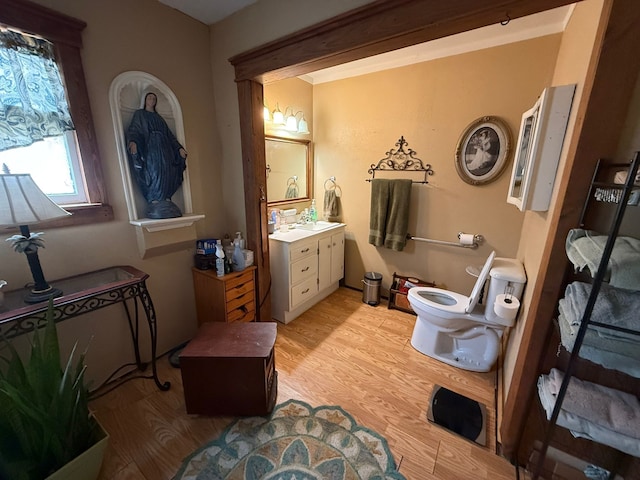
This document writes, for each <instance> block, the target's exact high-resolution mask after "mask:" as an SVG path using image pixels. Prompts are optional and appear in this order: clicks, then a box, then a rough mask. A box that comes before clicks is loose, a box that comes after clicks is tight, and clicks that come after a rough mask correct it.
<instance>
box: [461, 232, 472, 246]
mask: <svg viewBox="0 0 640 480" xmlns="http://www.w3.org/2000/svg"><path fill="white" fill-rule="evenodd" d="M458 238H459V239H460V244H461V245H473V244H474V243H475V235H474V234H473V233H461V234H460V235H458Z"/></svg>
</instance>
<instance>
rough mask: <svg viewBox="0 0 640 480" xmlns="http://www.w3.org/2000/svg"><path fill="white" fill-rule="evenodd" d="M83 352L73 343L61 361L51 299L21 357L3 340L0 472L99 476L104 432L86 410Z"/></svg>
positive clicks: (35, 479)
mask: <svg viewBox="0 0 640 480" xmlns="http://www.w3.org/2000/svg"><path fill="white" fill-rule="evenodd" d="M85 353H86V352H85ZM85 353H82V354H80V355H78V353H77V344H76V345H74V347H73V349H72V351H71V353H70V355H69V357H68V358H67V359H66V360H65V361H64V362H62V359H61V357H60V346H59V343H58V335H57V331H56V326H55V322H54V318H53V300H49V308H48V311H47V321H46V325H45V326H44V327H42V328H40V329H36V330H35V331H34V332H33V335H32V337H31V338H30V351H29V352H28V359H27V360H26V361H25V360H23V359H22V358H21V356H20V355H19V353H18V351H17V350H16V348H15V346H14V345H13V344H12V343H10V342H9V341H7V340H6V339H3V340H2V345H1V346H0V411H1V412H2V414H1V415H0V478H11V479H13V480H42V479H63V478H64V479H65V480H71V479H77V480H80V479H82V480H90V479H96V478H97V477H98V474H99V471H100V466H101V464H102V457H103V455H104V451H105V449H106V446H107V443H108V438H109V437H108V435H107V434H106V433H105V432H104V430H103V429H102V427H101V426H100V425H99V423H98V422H97V421H96V419H95V417H94V416H93V415H92V414H91V412H90V411H89V405H88V389H87V387H86V385H85V381H84V380H85V379H84V374H85V370H86V365H85V364H84V358H85ZM92 456H96V457H97V458H95V459H91V458H90V457H92Z"/></svg>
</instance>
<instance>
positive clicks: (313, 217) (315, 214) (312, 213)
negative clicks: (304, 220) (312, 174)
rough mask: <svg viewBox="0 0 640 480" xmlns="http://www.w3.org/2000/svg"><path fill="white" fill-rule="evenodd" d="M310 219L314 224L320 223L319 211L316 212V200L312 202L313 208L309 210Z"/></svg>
mask: <svg viewBox="0 0 640 480" xmlns="http://www.w3.org/2000/svg"><path fill="white" fill-rule="evenodd" d="M309 217H311V218H310V220H311V221H312V222H313V223H316V222H317V221H318V210H316V199H315V198H314V199H313V200H311V208H310V209H309Z"/></svg>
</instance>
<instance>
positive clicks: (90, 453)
mask: <svg viewBox="0 0 640 480" xmlns="http://www.w3.org/2000/svg"><path fill="white" fill-rule="evenodd" d="M95 438H96V442H95V443H94V444H93V445H92V446H91V447H89V448H88V449H87V450H85V451H84V452H83V453H81V454H80V455H78V456H77V457H76V458H74V459H73V460H71V461H70V462H69V463H67V464H66V465H64V466H63V467H62V468H60V469H59V470H56V471H55V472H53V473H52V474H51V475H49V476H48V477H47V478H46V479H45V480H96V479H97V478H98V475H99V474H100V467H101V466H102V459H103V458H104V452H105V451H106V449H107V445H108V444H109V434H108V433H107V432H106V431H105V430H104V428H103V427H102V425H100V423H99V422H98V421H97V420H96V437H95Z"/></svg>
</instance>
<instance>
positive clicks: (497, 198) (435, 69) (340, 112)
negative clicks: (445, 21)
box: [313, 35, 560, 294]
mask: <svg viewBox="0 0 640 480" xmlns="http://www.w3.org/2000/svg"><path fill="white" fill-rule="evenodd" d="M559 43H560V35H551V36H547V37H543V38H539V39H534V40H529V41H525V42H519V43H515V44H511V45H506V46H501V47H495V48H490V49H486V50H480V51H476V52H472V53H468V54H464V55H457V56H453V57H448V58H443V59H438V60H433V61H430V62H424V63H421V64H416V65H412V66H407V67H402V68H396V69H393V70H388V71H384V72H378V73H374V74H369V75H363V76H360V77H355V78H351V79H346V80H341V81H335V82H331V83H326V84H320V85H316V86H314V91H313V93H314V125H315V129H314V132H313V135H314V143H315V148H314V151H315V169H316V182H315V192H316V193H315V196H316V198H317V200H316V201H317V202H318V203H319V204H320V205H322V198H323V194H324V192H323V186H322V185H323V182H324V180H326V178H328V177H330V176H335V177H336V178H337V181H338V183H339V185H340V186H341V188H342V191H343V196H342V207H343V216H342V217H343V218H342V221H343V222H345V223H346V224H347V229H346V233H347V242H346V254H345V261H346V269H345V272H346V276H345V280H346V284H347V285H348V286H352V287H356V288H361V287H362V283H361V280H362V279H363V275H364V272H365V271H377V272H380V273H382V275H383V282H382V285H383V294H386V291H385V290H386V289H387V288H388V286H389V284H390V282H391V279H392V275H393V272H398V273H401V274H404V275H415V276H418V277H420V278H422V279H424V280H429V281H434V282H436V283H437V284H439V285H440V284H441V285H445V286H446V287H447V288H448V289H451V290H455V291H457V292H461V293H464V294H469V293H470V292H471V289H472V287H473V284H474V282H475V278H474V277H471V276H469V275H467V274H466V273H465V267H466V266H467V265H479V266H481V265H482V264H483V263H484V260H485V259H486V257H487V256H488V255H489V253H490V252H491V251H492V250H495V251H496V253H497V255H498V256H503V257H515V255H516V252H517V246H518V241H519V238H520V229H521V225H522V219H523V214H522V213H521V212H520V211H519V210H517V209H516V208H515V207H513V206H512V205H508V204H507V203H506V196H507V186H508V183H509V177H510V170H511V158H512V155H511V156H510V158H509V163H508V165H507V167H506V168H505V170H504V171H503V174H502V175H501V176H500V177H499V178H498V179H497V180H496V181H494V182H491V183H489V184H486V185H479V186H473V185H469V184H467V183H465V182H464V181H463V180H462V179H461V178H460V177H459V175H458V173H457V172H456V168H455V151H456V146H457V143H458V140H459V137H460V135H461V134H462V132H463V131H464V130H465V128H466V127H467V125H469V124H470V123H471V122H473V121H474V120H476V119H478V118H479V117H481V116H485V115H491V116H496V117H499V118H501V119H503V120H504V121H505V122H506V123H507V125H508V126H509V128H510V130H511V136H512V139H513V140H512V149H514V148H515V145H513V142H514V141H515V138H516V136H517V130H518V128H519V125H520V116H521V114H522V111H524V110H525V109H526V108H528V106H529V105H530V104H532V103H533V102H534V101H535V99H536V98H537V96H538V95H539V93H540V91H541V90H542V88H544V86H546V85H548V84H549V82H550V80H551V76H552V74H553V66H554V63H555V57H556V55H557V49H558V45H559ZM400 136H404V138H405V140H406V141H407V142H408V143H409V145H408V146H409V147H410V148H412V149H413V150H415V151H416V155H415V156H416V157H418V158H420V159H422V160H423V162H424V163H430V164H431V166H432V168H433V170H434V172H435V173H434V175H433V176H431V177H429V185H421V184H415V185H413V187H412V204H411V208H410V212H409V232H410V233H412V234H413V235H415V236H418V237H426V238H432V239H438V240H445V241H457V234H458V232H460V231H462V232H466V233H476V234H481V235H483V236H484V237H485V242H484V243H483V244H482V246H481V247H480V248H478V249H477V250H471V249H461V248H457V247H451V246H439V245H433V244H427V243H419V242H416V241H409V242H408V243H407V246H406V247H405V249H404V251H402V252H395V251H393V250H389V249H386V248H382V247H374V246H372V245H370V244H369V243H368V235H369V211H370V201H371V200H370V199H371V184H370V183H369V182H366V181H365V179H367V178H369V174H368V173H367V170H368V169H369V167H370V166H371V164H377V163H378V161H379V160H380V159H382V158H384V157H385V154H386V152H387V151H389V150H390V149H391V148H394V149H395V148H397V147H396V146H395V145H394V144H395V142H397V141H398V139H399V138H400ZM378 176H382V174H378ZM383 176H385V177H388V178H412V177H411V176H409V175H408V174H406V173H405V174H402V173H394V174H384V175H383ZM413 178H415V176H413Z"/></svg>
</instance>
